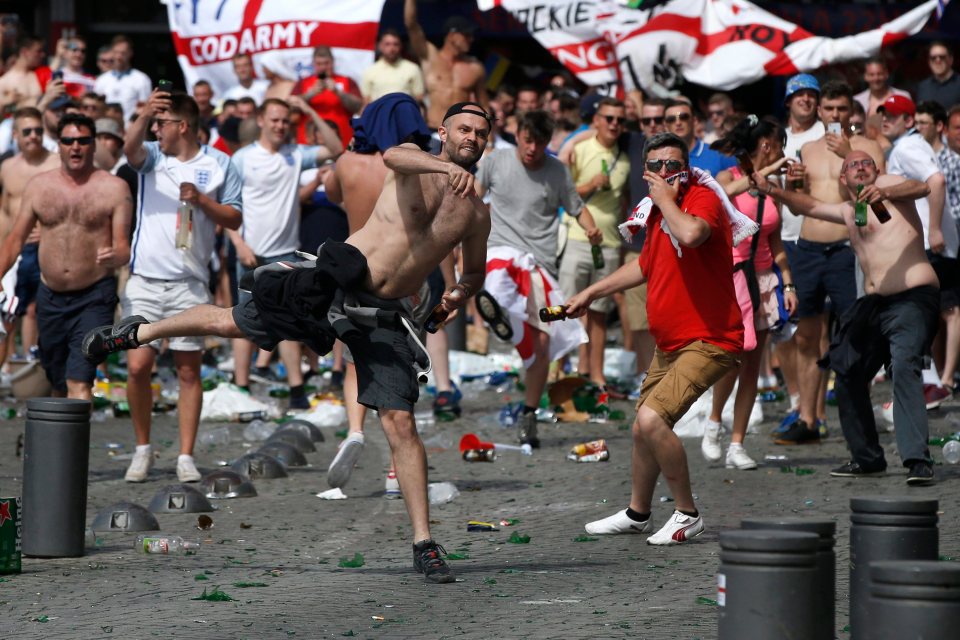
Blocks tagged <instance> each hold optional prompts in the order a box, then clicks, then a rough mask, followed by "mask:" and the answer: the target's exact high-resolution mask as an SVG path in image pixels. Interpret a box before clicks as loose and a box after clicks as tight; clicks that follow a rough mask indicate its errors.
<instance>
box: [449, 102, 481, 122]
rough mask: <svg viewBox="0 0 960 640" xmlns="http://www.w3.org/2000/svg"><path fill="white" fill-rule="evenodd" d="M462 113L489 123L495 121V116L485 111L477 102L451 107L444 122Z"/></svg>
mask: <svg viewBox="0 0 960 640" xmlns="http://www.w3.org/2000/svg"><path fill="white" fill-rule="evenodd" d="M460 113H469V114H471V115H474V116H480V117H481V118H483V119H484V120H486V121H487V122H488V123H489V122H492V121H493V116H492V115H490V114H489V113H487V112H486V111H484V110H483V107H482V106H480V105H479V104H477V103H476V102H458V103H456V104H454V105H451V106H450V108H449V109H447V112H446V113H445V114H443V121H444V122H446V121H447V118H450V117H452V116H455V115H457V114H460Z"/></svg>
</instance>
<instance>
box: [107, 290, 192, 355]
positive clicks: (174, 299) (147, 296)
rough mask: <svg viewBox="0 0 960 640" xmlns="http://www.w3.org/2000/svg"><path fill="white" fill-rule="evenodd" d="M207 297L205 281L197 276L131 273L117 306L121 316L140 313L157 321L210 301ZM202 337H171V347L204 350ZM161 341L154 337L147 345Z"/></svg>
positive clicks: (174, 349) (154, 344) (156, 345)
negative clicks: (180, 277) (168, 277)
mask: <svg viewBox="0 0 960 640" xmlns="http://www.w3.org/2000/svg"><path fill="white" fill-rule="evenodd" d="M210 301H211V297H210V289H209V288H207V283H206V282H202V281H200V280H197V279H196V278H186V279H184V280H157V279H154V278H145V277H144V276H138V275H136V274H134V275H131V276H130V279H129V280H128V281H127V286H126V287H125V288H124V290H123V294H122V295H121V296H120V309H121V314H122V315H123V317H126V316H143V317H144V318H146V319H147V320H149V321H150V322H157V321H158V320H163V319H164V318H169V317H170V316H172V315H174V314H177V313H180V312H181V311H185V310H187V309H190V308H192V307H195V306H197V305H198V304H210ZM204 339H205V338H204V337H203V336H193V337H178V338H170V341H169V343H170V350H171V351H203V344H204ZM161 342H162V341H161V340H154V341H153V342H151V343H150V346H151V347H153V348H154V349H160V343H161ZM143 346H146V345H143Z"/></svg>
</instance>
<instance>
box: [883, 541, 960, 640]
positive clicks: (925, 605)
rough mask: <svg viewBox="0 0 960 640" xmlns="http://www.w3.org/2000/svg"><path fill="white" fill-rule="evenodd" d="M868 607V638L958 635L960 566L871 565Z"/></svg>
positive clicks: (902, 562)
mask: <svg viewBox="0 0 960 640" xmlns="http://www.w3.org/2000/svg"><path fill="white" fill-rule="evenodd" d="M867 608H868V612H869V614H868V616H867V618H866V620H867V622H866V625H867V630H866V633H865V634H864V637H869V638H871V639H873V640H900V639H901V638H950V637H956V634H957V633H958V630H960V564H957V563H956V562H937V561H931V560H921V561H916V560H886V561H879V562H871V563H870V599H869V600H868V604H867ZM950 629H953V631H950Z"/></svg>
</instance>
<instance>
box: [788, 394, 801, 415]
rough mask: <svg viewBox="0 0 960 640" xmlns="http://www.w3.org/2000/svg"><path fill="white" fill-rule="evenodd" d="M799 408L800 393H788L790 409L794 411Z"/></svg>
mask: <svg viewBox="0 0 960 640" xmlns="http://www.w3.org/2000/svg"><path fill="white" fill-rule="evenodd" d="M799 408H800V394H799V393H791V394H790V411H796V410H797V409H799Z"/></svg>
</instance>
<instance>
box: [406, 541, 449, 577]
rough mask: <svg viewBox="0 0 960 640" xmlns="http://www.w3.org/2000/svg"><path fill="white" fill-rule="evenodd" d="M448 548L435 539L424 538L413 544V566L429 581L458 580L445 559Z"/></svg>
mask: <svg viewBox="0 0 960 640" xmlns="http://www.w3.org/2000/svg"><path fill="white" fill-rule="evenodd" d="M445 555H447V550H446V549H444V548H443V547H442V546H440V545H439V544H437V543H436V542H434V541H433V540H424V541H423V542H418V543H417V544H415V545H413V568H414V569H416V570H417V571H419V572H420V573H422V574H423V575H424V577H425V578H426V579H427V582H436V583H439V584H446V583H448V582H454V581H456V578H455V577H454V575H453V571H451V570H450V565H448V564H447V561H446V560H444V559H443V556H445Z"/></svg>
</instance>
